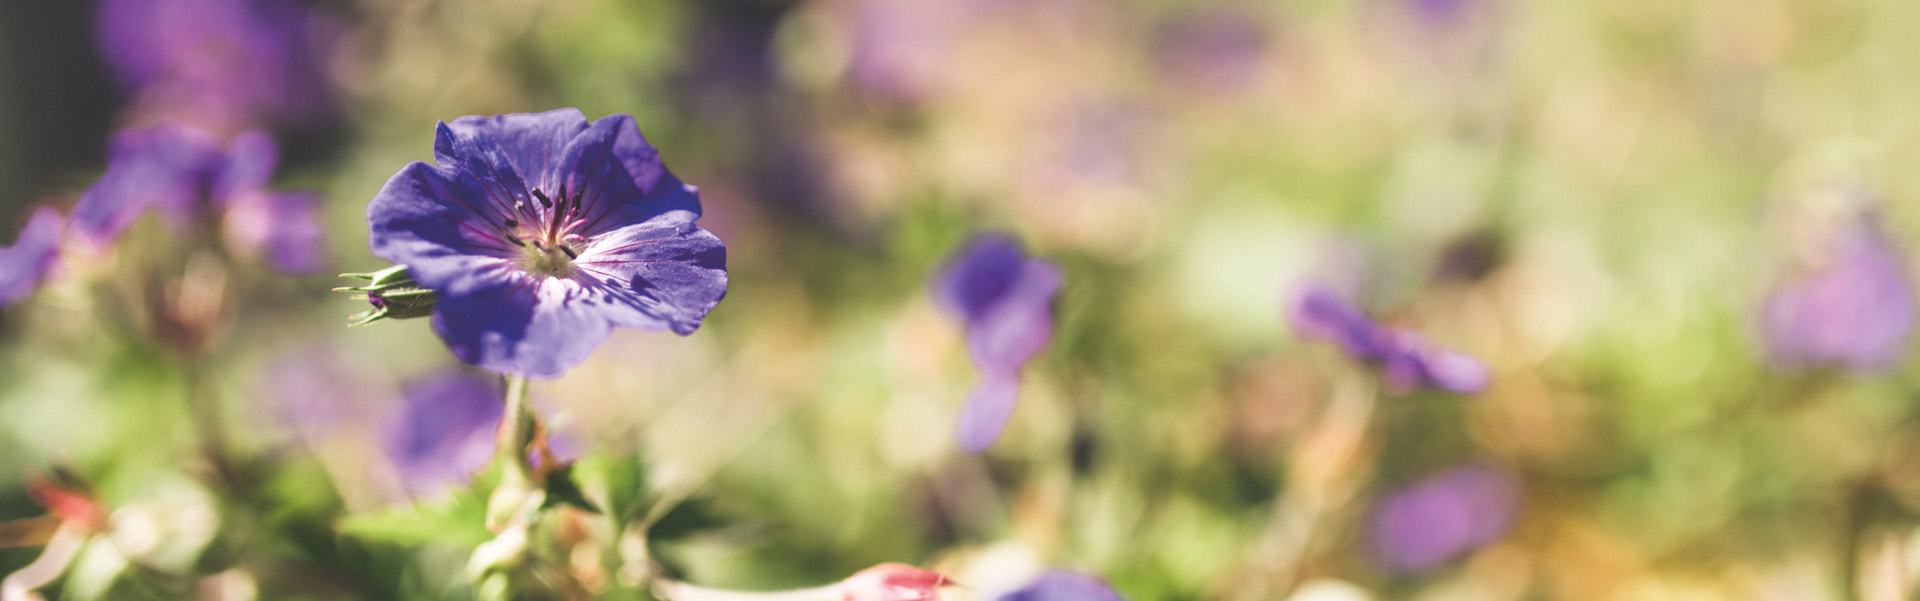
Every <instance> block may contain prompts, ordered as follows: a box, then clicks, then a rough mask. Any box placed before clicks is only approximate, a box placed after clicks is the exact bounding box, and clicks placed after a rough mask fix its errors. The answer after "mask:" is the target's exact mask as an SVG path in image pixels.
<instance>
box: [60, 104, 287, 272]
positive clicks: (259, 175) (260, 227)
mask: <svg viewBox="0 0 1920 601" xmlns="http://www.w3.org/2000/svg"><path fill="white" fill-rule="evenodd" d="M108 145H109V153H110V155H111V156H110V157H109V161H108V163H107V171H106V173H104V174H102V175H101V176H100V179H99V180H98V181H96V182H94V184H93V186H91V187H89V188H87V190H86V192H84V193H82V194H81V195H80V201H79V203H77V204H75V205H74V207H73V229H74V231H75V232H77V233H78V234H79V235H80V237H81V238H83V239H85V240H87V241H88V242H90V243H93V244H95V245H104V244H107V243H109V242H111V241H112V240H113V239H114V238H117V237H119V235H120V233H121V232H122V231H125V230H126V228H127V226H128V225H130V224H132V223H133V222H134V221H135V220H136V219H138V218H139V217H140V216H141V215H143V214H145V213H146V211H147V210H148V209H154V210H156V211H158V212H159V213H160V216H161V218H162V219H164V220H165V221H166V222H167V225H168V226H170V227H171V228H173V230H174V231H176V232H180V231H184V230H186V229H187V228H188V227H189V226H190V224H192V223H194V222H197V221H202V220H207V219H212V218H214V217H221V218H223V219H224V222H223V224H222V227H223V229H224V230H225V233H226V238H227V240H228V242H229V243H230V244H232V245H233V246H232V247H231V248H230V249H229V250H232V251H234V252H235V253H237V254H243V255H254V256H261V257H263V258H264V259H265V260H266V262H267V264H269V265H271V266H273V267H274V268H276V269H279V270H282V271H287V272H291V273H311V272H313V271H316V270H318V269H319V268H320V263H321V259H322V256H323V252H322V249H321V243H322V235H321V231H320V226H319V224H318V222H317V216H316V215H315V212H316V209H317V207H315V206H314V205H315V200H314V197H313V196H312V195H310V194H307V193H302V192H294V193H288V192H275V191H269V190H267V189H266V185H267V180H268V179H270V178H271V177H272V175H273V168H274V164H275V162H276V160H277V150H276V147H275V145H274V143H273V139H272V138H271V137H268V136H267V135H266V134H265V133H262V132H259V131H249V132H246V133H243V134H240V135H239V136H237V137H235V138H234V140H233V143H232V144H231V145H230V146H229V147H228V148H227V149H225V150H223V149H221V148H220V145H219V143H218V142H217V141H216V140H215V139H214V138H213V137H212V136H211V135H208V134H207V133H205V132H202V131H199V130H196V129H192V128H188V127H185V126H180V125H160V126H155V127H150V128H143V129H134V130H127V131H123V132H120V133H118V134H115V135H114V137H113V140H112V141H111V142H110V143H109V144H108Z"/></svg>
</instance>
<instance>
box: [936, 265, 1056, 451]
mask: <svg viewBox="0 0 1920 601" xmlns="http://www.w3.org/2000/svg"><path fill="white" fill-rule="evenodd" d="M1059 290H1060V268H1059V267H1056V266H1055V265H1054V264H1052V263H1049V262H1047V261H1041V260H1038V259H1032V258H1029V257H1028V256H1027V254H1026V252H1025V251H1023V250H1021V248H1020V243H1018V242H1015V241H1014V240H1013V239H1012V238H1008V237H1006V236H1003V235H998V234H986V235H981V236H978V237H976V238H974V240H973V241H972V242H970V243H968V244H967V246H966V248H963V249H961V251H960V252H959V254H957V255H956V256H955V257H954V258H953V260H952V261H951V262H950V263H948V265H947V266H946V268H945V269H944V270H942V271H941V272H940V274H939V275H938V276H937V278H936V279H935V280H934V296H935V298H936V299H937V300H938V301H939V302H940V304H941V305H942V306H944V307H945V308H946V309H947V310H948V311H949V312H951V313H953V314H954V315H956V316H958V317H960V319H961V321H962V322H964V323H965V324H966V327H967V350H968V351H969V353H970V354H971V355H972V357H973V363H974V365H975V366H976V367H978V368H979V369H980V384H979V386H978V387H977V388H975V389H974V392H973V395H972V396H971V397H970V398H968V399H967V404H966V406H965V407H964V408H962V409H961V410H960V419H959V420H958V423H957V425H956V429H957V431H958V434H959V439H960V446H962V447H964V448H966V449H967V450H969V451H973V452H976V453H978V452H980V451H984V450H986V448H987V447H988V446H990V445H992V444H993V441H994V439H996V438H998V437H999V436H1000V430H1001V429H1002V428H1003V427H1005V426H1006V423H1007V418H1008V416H1010V415H1011V414H1012V413H1013V405H1014V401H1015V400H1016V399H1017V398H1018V397H1019V385H1020V368H1021V367H1023V366H1025V365H1026V363H1027V361H1028V360H1029V359H1032V358H1033V356H1034V355H1036V354H1039V352H1040V350H1041V349H1043V348H1046V346H1047V342H1048V341H1049V340H1052V339H1053V297H1054V294H1055V293H1057V292H1058V291H1059Z"/></svg>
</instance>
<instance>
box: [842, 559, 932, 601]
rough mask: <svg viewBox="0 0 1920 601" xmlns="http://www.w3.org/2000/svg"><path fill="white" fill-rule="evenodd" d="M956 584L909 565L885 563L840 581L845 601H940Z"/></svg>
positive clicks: (929, 571)
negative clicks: (943, 591) (946, 589)
mask: <svg viewBox="0 0 1920 601" xmlns="http://www.w3.org/2000/svg"><path fill="white" fill-rule="evenodd" d="M949 584H953V581H951V580H947V577H946V576H942V575H940V573H939V572H934V571H931V570H923V569H920V568H916V567H913V566H910V565H906V564H899V563H883V564H880V565H877V566H873V567H871V568H867V569H865V570H861V571H860V573H858V574H854V575H852V576H849V577H847V579H846V580H842V581H840V597H841V599H844V600H845V601H939V599H940V587H943V586H947V585H949Z"/></svg>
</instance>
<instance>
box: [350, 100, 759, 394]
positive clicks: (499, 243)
mask: <svg viewBox="0 0 1920 601" xmlns="http://www.w3.org/2000/svg"><path fill="white" fill-rule="evenodd" d="M433 150H434V156H435V160H436V161H437V162H438V163H439V164H438V165H437V166H436V165H429V164H426V163H422V162H417V161H416V162H414V163H411V164H408V165H407V166H406V167H405V168H402V169H401V170H400V172H399V173H397V174H395V175H394V176H393V178H392V179H390V180H388V181H387V184H386V185H385V186H384V187H382V188H381V189H380V192H379V193H378V194H376V195H375V196H374V198H373V202H372V203H370V204H369V205H367V221H368V222H369V224H370V225H371V229H372V235H371V245H372V247H373V254H375V255H377V256H379V257H380V258H383V259H386V260H389V261H392V262H394V263H399V264H402V265H406V266H407V269H408V271H410V272H411V273H412V275H413V278H414V280H415V281H416V282H418V283H419V284H420V285H421V286H424V287H426V288H429V289H432V290H434V291H435V292H436V293H437V295H438V300H437V304H436V305H435V308H434V313H433V328H434V330H435V331H437V332H439V333H440V337H441V339H443V340H445V341H446V343H447V346H448V347H450V348H451V349H452V350H453V354H454V355H455V356H457V357H459V358H460V359H461V360H462V361H466V362H468V363H471V364H474V365H478V366H480V367H483V368H486V369H489V370H493V371H498V372H504V373H509V374H517V375H523V376H530V377H540V378H551V377H557V376H559V375H560V374H561V373H562V372H564V371H566V370H567V369H568V368H570V367H573V366H574V365H578V364H579V363H580V362H581V361H585V360H586V358H587V355H589V354H591V353H592V352H593V349H594V347H596V346H598V345H599V344H600V342H601V341H603V340H605V339H606V338H607V336H608V335H609V334H611V332H612V330H613V328H614V327H616V326H618V327H624V328H638V329H643V330H672V331H673V332H674V333H676V334H680V335H683V336H684V335H687V334H691V333H693V331H694V329H696V328H698V327H700V322H701V320H702V319H704V318H705V317H706V315H707V312H708V311H710V310H712V309H713V307H714V305H716V304H718V303H719V302H720V298H721V297H722V296H725V295H726V291H727V271H726V248H725V247H724V246H722V245H721V244H720V239H719V238H716V237H714V235H713V234H711V233H708V232H707V231H706V230H704V229H701V228H700V227H699V226H697V225H694V220H695V219H697V218H699V216H700V200H699V196H698V190H697V189H696V188H694V187H693V186H689V185H686V184H683V183H681V182H680V180H679V179H678V178H675V177H674V176H673V174H672V173H668V172H667V168H666V166H665V165H664V164H662V163H661V162H660V155H659V152H658V151H656V150H655V149H654V147H653V146H652V145H651V144H648V143H647V141H646V139H644V138H642V137H641V136H640V130H639V129H638V128H636V127H635V126H634V123H633V118H632V117H629V116H627V115H611V116H608V117H606V118H603V119H600V120H598V121H594V122H592V123H589V122H588V121H587V119H586V117H585V116H583V115H581V114H580V111H578V110H575V109H562V110H557V111H550V112H545V113H538V114H514V115H500V116H495V117H462V118H459V119H455V120H454V121H453V123H451V124H448V123H441V124H440V126H439V129H438V130H437V132H436V134H435V136H434V145H433Z"/></svg>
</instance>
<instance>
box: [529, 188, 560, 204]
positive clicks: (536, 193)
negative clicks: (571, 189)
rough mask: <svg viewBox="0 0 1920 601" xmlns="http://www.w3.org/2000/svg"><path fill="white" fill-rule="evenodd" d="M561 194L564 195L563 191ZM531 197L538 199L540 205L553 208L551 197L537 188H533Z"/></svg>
mask: <svg viewBox="0 0 1920 601" xmlns="http://www.w3.org/2000/svg"><path fill="white" fill-rule="evenodd" d="M562 195H563V197H564V193H563V194H562ZM533 197H534V198H538V199H540V206H543V207H546V208H549V209H551V208H553V199H551V198H547V195H546V194H545V193H542V192H541V191H540V189H539V188H534V189H533Z"/></svg>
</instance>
